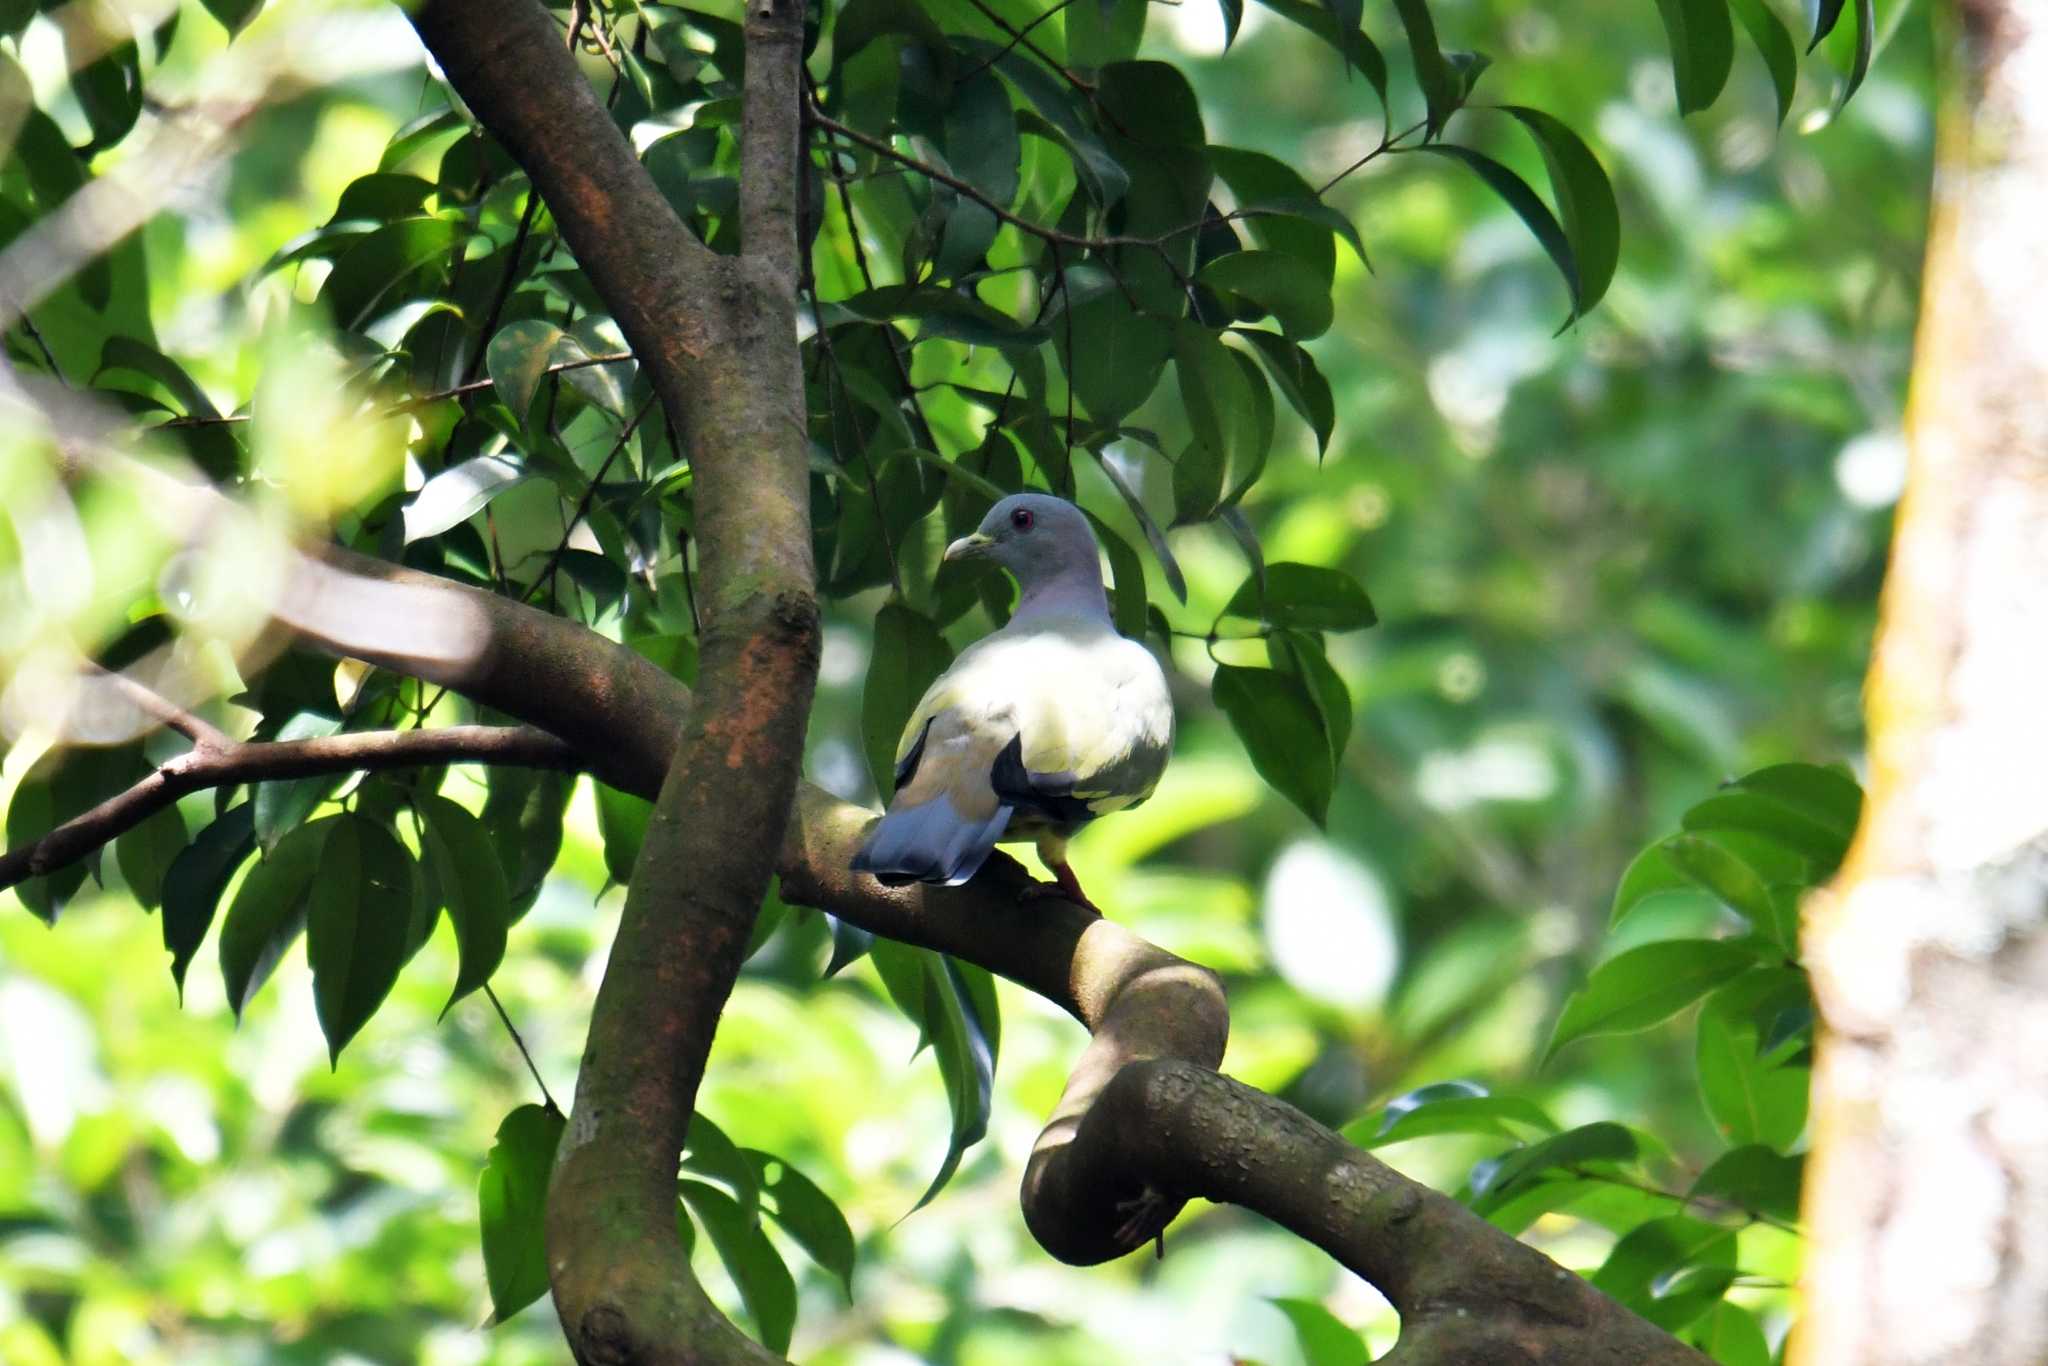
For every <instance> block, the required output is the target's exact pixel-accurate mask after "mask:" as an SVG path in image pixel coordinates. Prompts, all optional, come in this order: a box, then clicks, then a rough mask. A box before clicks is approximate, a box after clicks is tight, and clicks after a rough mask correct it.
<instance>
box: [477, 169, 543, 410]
mask: <svg viewBox="0 0 2048 1366" xmlns="http://www.w3.org/2000/svg"><path fill="white" fill-rule="evenodd" d="M539 208H540V191H538V190H536V189H534V188H533V186H532V185H531V184H530V183H529V184H528V185H527V187H526V208H525V210H524V211H523V212H522V213H521V214H520V215H519V231H517V232H515V233H513V234H512V251H511V254H510V255H509V256H507V257H506V260H505V272H504V274H502V275H500V276H499V277H498V288H497V290H496V291H495V292H494V293H493V294H492V295H491V306H490V308H489V309H488V310H486V311H485V313H484V326H483V330H482V331H481V332H479V333H477V342H476V354H475V355H473V356H471V357H470V358H469V366H468V368H467V369H465V370H464V371H463V375H462V382H463V383H464V384H471V383H474V382H475V380H476V377H477V369H478V367H479V366H481V365H482V364H483V363H484V357H485V355H486V354H487V353H488V352H489V350H490V346H491V334H492V333H494V332H496V331H497V330H498V318H499V317H500V316H501V315H502V314H503V313H504V311H505V301H506V300H507V299H509V298H511V297H512V282H513V281H514V280H515V279H517V278H518V276H519V258H520V257H522V256H524V255H525V254H526V236H527V234H528V233H530V232H532V231H533V219H534V214H535V211H537V210H538V209H539ZM478 211H479V212H481V211H482V208H481V205H479V208H478Z"/></svg>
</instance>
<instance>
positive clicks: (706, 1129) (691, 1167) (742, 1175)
mask: <svg viewBox="0 0 2048 1366" xmlns="http://www.w3.org/2000/svg"><path fill="white" fill-rule="evenodd" d="M683 1170H684V1171H687V1172H695V1173H697V1174H698V1175H699V1176H709V1177H713V1178H715V1179H717V1180H720V1181H723V1182H724V1183H725V1184H726V1185H727V1186H728V1187H730V1188H731V1191H732V1197H733V1199H734V1201H735V1202H736V1203H737V1207H738V1209H739V1214H740V1218H742V1219H743V1220H745V1221H746V1222H747V1223H748V1224H749V1225H752V1224H758V1223H759V1222H760V1221H761V1183H760V1180H759V1179H758V1178H757V1177H756V1176H755V1175H754V1166H753V1164H752V1163H751V1162H748V1161H747V1159H746V1157H745V1156H744V1155H743V1154H742V1153H741V1152H740V1150H739V1148H738V1147H737V1146H736V1145H734V1143H733V1141H732V1140H731V1139H730V1138H728V1137H727V1136H726V1133H725V1130H723V1129H721V1128H719V1127H718V1126H717V1125H716V1124H714V1123H712V1122H711V1118H710V1116H708V1115H706V1114H704V1113H703V1112H702V1111H701V1110H700V1111H698V1112H697V1113H695V1114H693V1115H691V1116H690V1127H689V1131H688V1132H687V1133H686V1134H685V1136H684V1139H683Z"/></svg>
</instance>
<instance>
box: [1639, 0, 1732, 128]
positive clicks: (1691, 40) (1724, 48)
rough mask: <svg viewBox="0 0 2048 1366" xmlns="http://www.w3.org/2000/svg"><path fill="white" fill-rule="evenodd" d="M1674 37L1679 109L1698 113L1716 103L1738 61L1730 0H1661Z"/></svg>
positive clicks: (1673, 69) (1674, 75) (1673, 65)
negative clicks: (1730, 71) (1730, 67)
mask: <svg viewBox="0 0 2048 1366" xmlns="http://www.w3.org/2000/svg"><path fill="white" fill-rule="evenodd" d="M1657 12H1658V13H1659V14H1660V15H1662V16H1663V19H1664V31H1665V32H1666V33H1667V34H1669V35H1670V38H1671V75H1672V78H1673V80H1675V81H1676V82H1677V85H1678V112H1679V113H1681V114H1696V113H1698V112H1699V111H1700V110H1702V109H1705V108H1706V107H1707V106H1708V105H1710V104H1712V103H1713V102H1714V100H1715V98H1716V97H1717V96H1718V95H1720V93H1721V87H1722V86H1723V85H1726V84H1727V82H1728V68H1729V66H1730V65H1731V64H1733V62H1734V61H1735V30H1734V28H1733V26H1732V25H1730V23H1729V21H1728V4H1727V0H1657Z"/></svg>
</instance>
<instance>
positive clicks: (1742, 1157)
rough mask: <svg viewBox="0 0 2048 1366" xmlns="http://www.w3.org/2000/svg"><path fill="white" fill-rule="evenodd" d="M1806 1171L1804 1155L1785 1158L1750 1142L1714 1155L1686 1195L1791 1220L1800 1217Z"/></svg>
mask: <svg viewBox="0 0 2048 1366" xmlns="http://www.w3.org/2000/svg"><path fill="white" fill-rule="evenodd" d="M1805 1173H1806V1159H1805V1158H1804V1157H1787V1156H1785V1155H1784V1154H1782V1153H1779V1152H1777V1151H1775V1150H1773V1149H1771V1148H1769V1147H1766V1146H1765V1145H1763V1144H1761V1143H1749V1144H1744V1145H1743V1146H1742V1147H1739V1148H1731V1149H1729V1150H1728V1151H1727V1152H1725V1153H1722V1154H1721V1155H1720V1156H1719V1157H1717V1158H1715V1159H1714V1161H1713V1163H1712V1165H1710V1166H1709V1167H1708V1168H1707V1169H1706V1170H1705V1171H1703V1172H1701V1173H1700V1175H1699V1179H1698V1180H1697V1181H1695V1182H1693V1183H1692V1189H1691V1190H1690V1191H1688V1192H1686V1196H1687V1198H1688V1199H1691V1200H1718V1201H1720V1202H1722V1203H1723V1204H1728V1205H1733V1206H1735V1207H1736V1208H1737V1209H1742V1210H1748V1211H1750V1212H1752V1213H1756V1214H1768V1215H1771V1216H1773V1217H1774V1218H1778V1219H1786V1220H1792V1219H1797V1218H1798V1217H1799V1194H1800V1187H1801V1185H1802V1183H1803V1181H1804V1178H1805Z"/></svg>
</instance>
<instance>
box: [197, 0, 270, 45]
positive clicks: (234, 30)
mask: <svg viewBox="0 0 2048 1366" xmlns="http://www.w3.org/2000/svg"><path fill="white" fill-rule="evenodd" d="M200 3H201V4H203V5H205V6H206V12H207V13H208V14H211V15H212V16H213V17H214V18H215V19H216V20H218V21H219V23H220V26H221V27H222V28H224V29H226V30H227V31H228V37H230V38H232V37H234V36H235V35H236V34H238V33H240V32H241V31H242V30H243V29H244V28H246V27H248V24H249V21H250V20H251V19H254V18H255V17H256V12H257V11H258V10H260V9H262V8H263V0H200Z"/></svg>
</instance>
